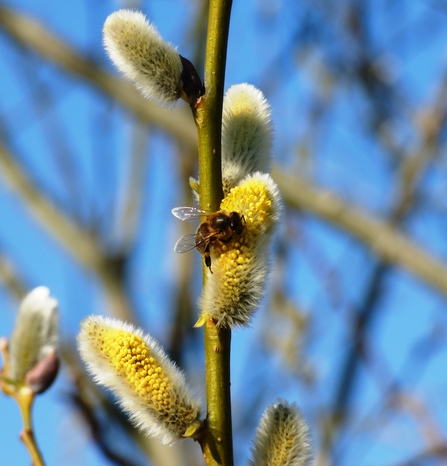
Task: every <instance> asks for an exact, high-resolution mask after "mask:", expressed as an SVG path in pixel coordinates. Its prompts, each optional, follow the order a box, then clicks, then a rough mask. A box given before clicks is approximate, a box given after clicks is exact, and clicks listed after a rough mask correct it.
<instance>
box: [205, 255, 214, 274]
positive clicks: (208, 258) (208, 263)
mask: <svg viewBox="0 0 447 466" xmlns="http://www.w3.org/2000/svg"><path fill="white" fill-rule="evenodd" d="M203 257H204V259H205V265H206V266H207V267H208V268H209V269H210V272H211V273H213V271H212V270H211V256H210V252H209V251H206V252H205V254H204V255H203Z"/></svg>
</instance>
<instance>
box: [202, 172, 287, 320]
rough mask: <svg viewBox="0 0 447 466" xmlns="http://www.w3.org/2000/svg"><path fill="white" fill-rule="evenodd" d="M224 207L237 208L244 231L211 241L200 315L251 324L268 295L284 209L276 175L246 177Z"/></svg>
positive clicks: (225, 209)
mask: <svg viewBox="0 0 447 466" xmlns="http://www.w3.org/2000/svg"><path fill="white" fill-rule="evenodd" d="M220 208H221V210H222V211H225V212H227V213H230V212H237V213H239V215H240V216H241V218H242V224H243V228H242V232H241V233H240V234H236V233H234V235H233V236H232V238H231V240H230V241H229V242H227V243H221V242H219V241H215V242H213V243H212V244H211V245H210V253H211V260H212V270H213V273H212V274H209V275H208V277H207V281H206V284H205V287H204V289H203V294H202V297H201V299H200V303H199V304H200V307H201V311H202V314H201V317H200V319H199V322H200V323H203V322H204V321H203V319H204V318H207V317H211V318H212V319H213V320H215V322H216V325H217V326H218V327H228V328H232V327H234V326H238V325H239V326H241V325H242V326H243V325H248V324H249V323H250V321H251V318H252V315H253V313H254V311H255V310H256V309H257V308H258V306H259V304H260V301H261V299H262V297H263V295H264V291H265V283H266V277H267V274H268V270H269V260H268V256H269V245H270V239H271V236H272V234H273V232H274V230H275V228H276V226H277V224H278V221H279V217H280V212H281V198H280V195H279V190H278V187H277V185H276V184H275V182H274V181H273V180H272V178H271V176H270V175H268V174H266V173H260V172H256V173H253V174H252V175H248V176H246V177H245V178H244V179H243V180H242V181H241V182H240V183H239V184H238V185H237V186H235V187H234V188H232V189H231V190H230V192H229V193H228V195H227V196H226V197H225V198H224V199H223V201H222V203H221V206H220Z"/></svg>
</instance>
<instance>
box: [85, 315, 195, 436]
mask: <svg viewBox="0 0 447 466" xmlns="http://www.w3.org/2000/svg"><path fill="white" fill-rule="evenodd" d="M78 349H79V352H80V354H81V357H82V359H83V360H84V362H85V363H86V364H87V367H88V370H89V371H90V373H91V374H92V375H93V376H94V379H95V381H96V382H97V383H99V384H101V385H104V386H106V387H107V388H109V389H111V390H112V391H113V392H114V393H115V395H117V397H118V398H119V402H120V404H121V406H122V408H123V409H124V410H125V411H126V412H127V413H128V414H129V415H130V418H131V420H132V422H133V423H134V424H135V425H136V426H137V427H139V428H140V429H141V430H143V431H145V433H147V434H148V435H150V436H154V437H157V438H158V439H159V440H160V441H161V442H162V443H164V444H171V443H173V442H174V441H176V440H178V439H180V438H181V437H183V436H184V435H185V433H186V432H187V431H188V432H189V433H191V432H193V431H194V430H195V428H196V427H197V429H198V428H199V427H200V424H201V423H200V421H199V408H200V403H199V401H198V400H196V399H194V398H193V397H192V395H191V394H190V393H189V391H188V389H187V387H186V383H185V380H184V376H183V374H182V373H181V372H180V370H179V369H178V368H177V367H176V366H175V364H174V363H173V362H171V361H170V360H169V359H168V358H167V356H166V355H165V353H164V351H163V350H162V349H161V348H160V346H159V345H158V344H157V342H156V341H155V340H153V339H152V338H151V337H150V336H149V335H144V334H143V332H142V331H141V330H140V329H136V328H134V327H133V326H132V325H130V324H126V323H124V322H121V321H119V320H117V319H112V318H107V317H101V316H90V317H87V318H86V319H84V320H83V321H82V323H81V331H80V333H79V335H78Z"/></svg>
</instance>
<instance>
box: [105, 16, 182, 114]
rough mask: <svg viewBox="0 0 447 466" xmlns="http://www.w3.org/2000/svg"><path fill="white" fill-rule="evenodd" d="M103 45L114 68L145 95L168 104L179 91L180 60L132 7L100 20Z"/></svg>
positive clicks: (175, 99)
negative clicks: (103, 20) (102, 23)
mask: <svg viewBox="0 0 447 466" xmlns="http://www.w3.org/2000/svg"><path fill="white" fill-rule="evenodd" d="M103 33H104V46H105V48H106V50H107V53H108V54H109V56H110V58H111V60H112V61H113V63H114V64H115V65H116V66H117V68H118V69H119V70H120V71H121V72H122V73H123V74H124V75H125V76H126V77H127V78H128V79H130V80H131V81H133V82H134V83H135V85H136V86H137V87H138V89H140V91H141V92H142V94H143V95H144V96H145V97H148V98H150V99H153V100H156V101H157V102H159V103H160V104H162V105H165V106H171V105H172V104H173V103H174V102H176V101H177V100H178V99H179V98H180V96H181V93H182V81H181V73H182V68H183V67H182V63H181V60H180V56H179V54H178V52H177V50H176V49H175V48H174V47H173V46H172V45H171V44H169V43H168V42H166V41H164V40H163V39H162V38H161V36H160V34H159V33H158V31H157V29H156V28H155V26H154V25H152V24H150V23H149V21H147V20H146V17H145V16H144V15H143V14H142V13H140V12H138V11H132V10H119V11H116V12H114V13H112V14H111V15H110V16H109V17H108V18H107V20H106V22H105V23H104V29H103Z"/></svg>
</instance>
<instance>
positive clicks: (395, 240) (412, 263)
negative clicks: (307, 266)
mask: <svg viewBox="0 0 447 466" xmlns="http://www.w3.org/2000/svg"><path fill="white" fill-rule="evenodd" d="M273 178H274V179H275V181H276V182H277V183H278V185H279V187H280V189H281V192H282V195H283V197H284V200H285V201H286V202H287V203H288V204H289V205H291V206H293V207H294V208H296V209H302V210H304V211H307V212H310V213H312V214H315V215H317V216H319V217H321V218H324V219H325V220H328V221H329V222H331V223H332V224H333V225H335V226H337V227H339V228H342V229H343V230H345V231H347V232H349V233H350V234H351V235H353V236H354V237H356V238H357V239H359V240H360V241H362V242H363V243H364V244H366V245H368V246H369V247H370V248H371V249H372V250H373V251H374V252H375V253H376V254H377V255H378V257H379V258H380V259H381V260H382V261H383V262H386V263H390V264H395V265H398V266H401V267H403V268H405V269H407V270H409V271H410V272H411V273H413V274H414V275H415V276H416V277H418V278H419V279H421V280H423V281H424V282H426V283H427V284H429V285H430V286H432V287H433V288H435V289H437V290H438V291H440V292H441V293H443V294H447V268H446V266H445V265H444V264H442V263H441V262H440V261H438V260H436V259H435V258H433V257H431V256H430V255H429V254H428V253H427V252H426V251H424V250H423V249H421V248H420V247H418V246H417V245H416V244H414V243H413V242H412V241H410V240H409V239H408V238H406V237H405V236H404V235H402V234H401V233H400V232H399V231H398V230H397V229H396V228H394V227H392V226H391V225H389V224H387V223H385V222H383V221H381V220H379V219H376V218H373V217H372V216H367V215H365V214H364V213H362V212H360V211H359V210H357V209H356V208H354V207H352V206H349V205H347V204H346V203H345V202H344V201H342V200H341V199H340V198H338V197H337V196H336V195H334V194H333V193H330V192H329V191H326V192H325V191H322V190H321V189H317V188H315V187H312V186H311V185H310V184H309V183H308V182H306V181H305V180H303V179H300V178H298V177H292V176H290V175H286V174H284V173H282V172H280V171H279V170H274V172H273Z"/></svg>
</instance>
